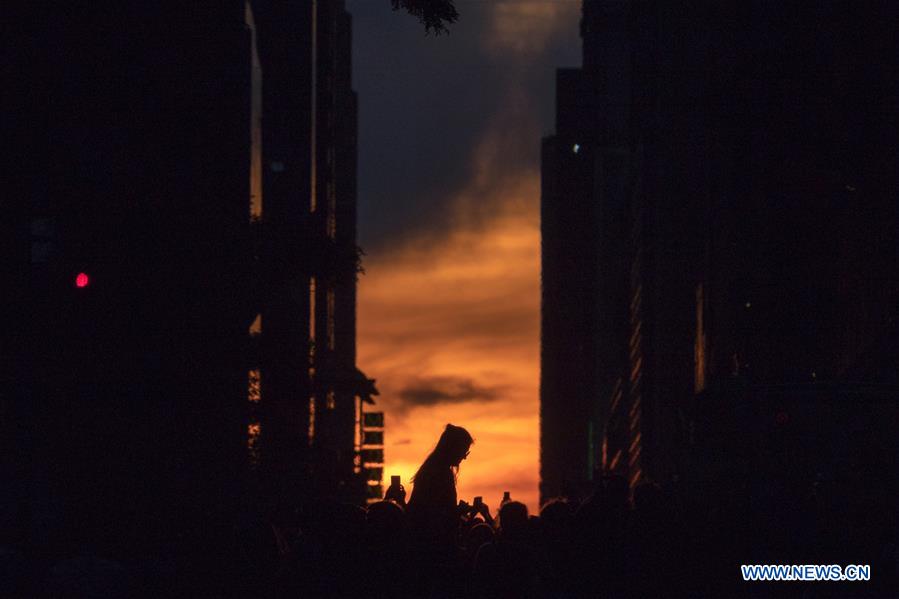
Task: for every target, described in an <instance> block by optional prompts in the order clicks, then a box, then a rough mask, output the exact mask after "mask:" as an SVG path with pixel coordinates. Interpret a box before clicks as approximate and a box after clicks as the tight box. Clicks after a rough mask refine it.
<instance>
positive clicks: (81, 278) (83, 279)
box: [75, 272, 91, 287]
mask: <svg viewBox="0 0 899 599" xmlns="http://www.w3.org/2000/svg"><path fill="white" fill-rule="evenodd" d="M90 282H91V279H90V277H88V276H87V273H83V272H79V273H78V275H77V276H76V277H75V287H87V286H88V285H89V284H90Z"/></svg>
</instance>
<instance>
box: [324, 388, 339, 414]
mask: <svg viewBox="0 0 899 599" xmlns="http://www.w3.org/2000/svg"><path fill="white" fill-rule="evenodd" d="M336 406H337V400H336V399H335V397H334V391H328V394H327V395H326V396H325V407H326V408H328V409H329V410H333V409H334V408H335V407H336Z"/></svg>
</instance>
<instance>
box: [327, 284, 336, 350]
mask: <svg viewBox="0 0 899 599" xmlns="http://www.w3.org/2000/svg"><path fill="white" fill-rule="evenodd" d="M327 302H328V305H327V309H328V321H327V324H328V330H327V333H328V349H330V350H333V349H334V348H335V347H336V345H337V342H336V336H335V335H336V334H335V331H334V328H335V326H334V312H335V311H336V306H337V300H336V297H335V294H334V289H333V288H329V289H328V293H327Z"/></svg>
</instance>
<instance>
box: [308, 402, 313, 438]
mask: <svg viewBox="0 0 899 599" xmlns="http://www.w3.org/2000/svg"><path fill="white" fill-rule="evenodd" d="M308 435H309V445H310V446H311V445H312V443H313V442H314V441H315V396H314V395H313V396H312V397H310V398H309V431H308Z"/></svg>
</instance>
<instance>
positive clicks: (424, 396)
mask: <svg viewBox="0 0 899 599" xmlns="http://www.w3.org/2000/svg"><path fill="white" fill-rule="evenodd" d="M500 391H501V389H500V388H499V387H488V386H482V385H479V384H477V383H475V381H474V380H473V379H470V378H465V377H456V376H435V377H427V378H422V379H416V380H413V381H410V383H409V384H408V385H407V386H406V387H405V388H403V389H402V390H401V391H400V393H399V395H400V399H402V400H403V403H404V404H405V405H406V406H408V407H414V406H433V405H437V404H454V403H462V402H467V401H493V400H495V399H499V397H500Z"/></svg>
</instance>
